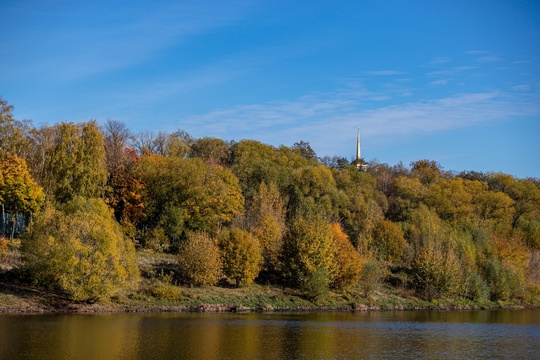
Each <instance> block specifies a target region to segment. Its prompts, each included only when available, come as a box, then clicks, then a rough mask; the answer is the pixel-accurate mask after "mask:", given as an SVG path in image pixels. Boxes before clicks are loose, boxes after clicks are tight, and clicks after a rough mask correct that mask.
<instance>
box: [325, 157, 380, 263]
mask: <svg viewBox="0 0 540 360" xmlns="http://www.w3.org/2000/svg"><path fill="white" fill-rule="evenodd" d="M333 176H334V179H335V181H336V186H337V188H338V190H339V191H340V196H341V199H342V200H341V201H342V205H341V206H340V207H339V218H340V222H341V224H342V225H343V230H344V231H345V232H346V233H347V235H348V236H349V239H350V240H351V243H352V244H353V245H354V246H355V248H356V249H357V250H358V251H360V253H361V254H364V255H365V254H366V253H367V250H368V244H369V242H370V241H371V240H370V239H371V233H372V229H373V227H374V226H375V224H376V223H377V221H378V220H379V219H381V218H382V217H383V214H384V211H385V209H386V207H387V200H386V197H385V196H384V194H382V193H381V192H380V191H378V190H377V189H376V183H375V179H374V178H373V177H372V176H371V175H370V174H369V173H365V172H362V171H358V170H356V167H355V166H349V167H347V168H344V169H342V170H338V169H334V170H333ZM343 195H345V196H343Z"/></svg>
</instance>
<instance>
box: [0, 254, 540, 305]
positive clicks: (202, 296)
mask: <svg viewBox="0 0 540 360" xmlns="http://www.w3.org/2000/svg"><path fill="white" fill-rule="evenodd" d="M138 261H139V267H140V269H141V274H142V277H141V282H140V284H139V288H138V289H137V290H136V291H133V292H131V293H125V294H120V295H118V296H115V297H113V298H111V299H107V300H101V301H99V302H96V303H93V304H88V303H77V302H73V301H71V300H69V299H67V298H65V297H64V296H63V295H62V294H61V293H57V292H54V291H50V290H46V289H43V288H40V287H38V286H33V285H32V284H28V283H25V282H24V281H21V279H20V278H19V277H20V273H19V272H18V269H19V267H20V265H21V260H20V256H19V255H18V253H17V252H16V251H12V252H10V253H9V254H8V255H7V256H5V257H4V258H3V259H2V261H1V266H0V271H1V276H0V312H3V313H63V312H75V313H91V312H129V311H132V312H143V311H145V312H153V311H163V312H164V311H377V310H416V309H433V310H460V309H498V308H524V307H533V306H539V305H540V304H539V303H538V302H516V301H508V302H491V301H484V302H472V301H469V300H466V299H448V298H443V299H437V300H431V301H427V300H424V299H421V298H419V297H417V296H416V294H415V293H414V291H412V290H409V289H404V288H395V287H390V286H387V285H385V284H384V283H381V284H379V285H378V286H377V287H376V288H375V289H373V290H372V291H371V292H369V293H367V294H366V292H365V291H364V289H362V288H361V287H360V286H359V287H356V288H353V289H349V290H347V291H344V292H340V293H336V292H328V293H324V294H320V295H318V296H315V297H309V296H306V295H305V294H304V293H303V292H302V291H300V290H298V289H291V288H287V287H281V286H275V285H270V284H265V285H263V284H250V285H247V286H244V287H240V288H235V287H234V286H233V285H232V284H231V283H228V282H226V281H223V282H221V283H220V284H219V286H213V287H205V288H195V287H193V288H190V287H186V286H182V285H180V284H179V280H178V278H177V274H176V273H175V264H176V259H175V257H174V256H172V255H167V254H154V253H149V252H139V253H138Z"/></svg>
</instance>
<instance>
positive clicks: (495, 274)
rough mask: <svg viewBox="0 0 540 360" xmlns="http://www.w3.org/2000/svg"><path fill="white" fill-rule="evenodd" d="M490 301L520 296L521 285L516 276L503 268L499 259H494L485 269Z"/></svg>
mask: <svg viewBox="0 0 540 360" xmlns="http://www.w3.org/2000/svg"><path fill="white" fill-rule="evenodd" d="M485 278H486V282H487V283H488V285H489V295H490V298H491V300H509V299H511V298H512V297H516V296H521V295H522V289H523V287H522V284H521V281H520V277H519V275H518V274H516V273H515V272H513V271H512V270H510V269H508V268H505V267H504V266H503V265H502V263H501V262H500V261H499V259H497V258H494V259H491V261H490V262H489V263H488V265H487V267H486V269H485Z"/></svg>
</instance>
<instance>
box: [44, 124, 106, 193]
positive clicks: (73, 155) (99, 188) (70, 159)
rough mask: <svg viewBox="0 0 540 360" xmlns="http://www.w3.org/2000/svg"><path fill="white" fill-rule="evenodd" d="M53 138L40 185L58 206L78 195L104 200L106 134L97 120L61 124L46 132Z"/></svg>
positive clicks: (45, 130)
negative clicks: (100, 128) (104, 135)
mask: <svg viewBox="0 0 540 360" xmlns="http://www.w3.org/2000/svg"><path fill="white" fill-rule="evenodd" d="M43 131H44V132H47V133H48V136H50V137H51V141H50V143H48V145H50V148H49V149H47V150H46V152H45V159H44V163H43V170H42V176H40V178H41V185H42V186H43V187H44V189H45V193H46V194H47V195H50V196H52V197H53V198H54V200H56V201H57V202H59V203H65V202H68V201H70V200H71V199H73V198H74V197H76V196H82V197H88V198H91V197H101V196H102V195H103V193H104V189H105V184H106V182H107V164H106V158H105V146H104V139H103V135H102V133H101V132H100V130H99V128H98V126H97V124H96V122H95V121H90V122H86V123H79V124H74V123H65V122H63V123H60V124H57V125H54V126H53V127H51V128H50V129H44V130H43Z"/></svg>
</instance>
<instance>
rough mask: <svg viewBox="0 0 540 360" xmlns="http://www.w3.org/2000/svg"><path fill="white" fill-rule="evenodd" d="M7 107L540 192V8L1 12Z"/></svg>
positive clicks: (62, 7)
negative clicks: (531, 185) (529, 182)
mask: <svg viewBox="0 0 540 360" xmlns="http://www.w3.org/2000/svg"><path fill="white" fill-rule="evenodd" d="M0 13H1V14H2V21H1V22H0V34H2V36H1V37H0V45H1V46H0V49H1V51H0V96H2V97H3V98H4V99H5V100H7V101H8V102H9V103H10V104H12V105H14V106H15V111H14V115H15V117H16V118H18V119H21V120H22V119H31V120H33V121H34V123H35V124H41V123H49V124H52V123H56V122H59V121H87V120H90V119H96V120H97V121H98V122H100V123H103V122H104V121H106V120H107V119H114V120H119V121H122V122H124V123H126V125H127V126H128V127H129V128H130V129H131V130H132V131H133V132H134V133H136V132H138V131H143V130H154V131H156V132H157V131H166V132H174V131H176V130H178V129H182V130H185V131H187V132H188V133H190V134H191V135H192V136H195V137H203V136H212V137H219V138H222V139H225V140H237V141H238V140H241V139H256V140H259V141H261V142H264V143H267V144H272V145H280V144H284V145H287V146H290V145H292V144H293V143H295V142H297V141H299V140H304V141H308V142H310V144H311V145H312V147H313V149H314V150H315V151H316V152H317V154H318V155H319V156H324V155H330V156H333V155H339V156H344V157H347V158H352V157H353V156H354V154H355V144H356V129H357V127H358V126H360V127H361V131H362V154H363V156H364V157H365V158H366V159H367V160H372V159H378V160H379V161H380V162H384V163H388V164H390V165H393V164H396V163H398V162H399V161H403V162H404V163H405V164H408V163H410V162H411V161H415V160H418V159H431V160H437V161H439V162H440V163H441V164H442V165H443V167H444V168H445V169H447V170H456V171H461V170H476V171H502V172H506V173H510V174H513V175H516V176H518V177H522V178H524V177H538V178H540V150H539V149H540V146H539V142H540V141H539V139H540V2H538V1H534V0H532V1H525V0H508V1H501V0H490V1H488V0H483V1H476V0H468V1H462V0H455V1H447V0H446V1H439V0H431V1H419V0H408V1H405V0H401V1H361V0H356V1H348V0H340V1H317V0H311V1H281V0H274V1H261V0H259V1H247V0H245V1H243V0H239V1H227V0H222V1H204V0H200V1H162V0H153V1H100V0H95V1H62V0H57V1H47V0H40V1H27V0H13V1H11V0H0Z"/></svg>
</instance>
